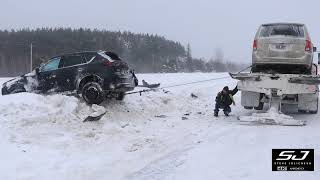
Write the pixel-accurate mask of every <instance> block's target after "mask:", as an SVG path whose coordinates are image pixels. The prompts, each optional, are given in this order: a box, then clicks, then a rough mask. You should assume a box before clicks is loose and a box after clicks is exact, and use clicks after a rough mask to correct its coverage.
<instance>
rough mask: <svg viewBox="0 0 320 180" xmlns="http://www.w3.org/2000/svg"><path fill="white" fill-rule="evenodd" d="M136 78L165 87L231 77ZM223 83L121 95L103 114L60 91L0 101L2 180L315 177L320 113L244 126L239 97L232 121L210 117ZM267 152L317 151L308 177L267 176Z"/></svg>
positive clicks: (319, 151) (227, 82) (291, 175)
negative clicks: (297, 122) (298, 123)
mask: <svg viewBox="0 0 320 180" xmlns="http://www.w3.org/2000/svg"><path fill="white" fill-rule="evenodd" d="M137 76H138V78H139V80H140V81H142V79H144V80H146V81H147V82H149V83H157V82H160V83H161V86H168V85H175V84H181V83H188V82H193V81H202V80H206V79H212V78H218V77H227V76H228V75H227V74H226V73H220V74H219V73H178V74H138V75H137ZM6 80H8V79H0V81H1V83H3V82H4V81H6ZM1 83H0V84H1ZM226 85H228V86H229V87H230V88H233V87H234V86H235V85H236V81H235V80H232V79H231V78H226V79H220V80H217V81H208V82H203V83H199V84H191V85H187V86H179V87H173V88H168V89H166V90H168V91H170V92H168V93H164V92H163V91H162V90H160V91H158V92H149V93H143V94H142V96H139V94H134V95H128V96H127V97H126V98H125V100H124V101H123V102H119V101H116V100H111V101H108V102H104V103H103V104H102V105H101V106H102V107H100V108H99V107H97V106H93V107H90V106H87V105H86V104H85V103H84V102H83V100H81V99H78V98H76V97H72V96H65V95H48V96H44V95H39V94H31V93H20V94H14V95H7V96H0V138H1V141H0V160H1V163H0V179H3V180H43V179H46V180H55V179H59V180H74V179H77V180H93V179H94V180H106V179H113V180H117V179H137V180H144V179H145V180H153V179H157V180H180V179H181V180H191V179H192V180H193V179H194V180H199V179H201V180H212V179H219V180H224V179H235V180H241V179H252V180H257V179H259V180H260V179H266V180H268V179H273V180H278V179H279V180H280V179H281V180H282V179H290V180H295V179H302V178H304V179H308V180H313V179H314V180H316V179H317V180H318V179H319V177H320V172H319V169H320V164H319V163H320V148H319V145H320V141H319V139H320V133H319V128H320V117H319V116H320V115H319V114H318V115H317V114H316V115H310V114H308V115H299V114H290V115H291V116H293V117H294V118H295V119H301V120H306V121H307V125H306V126H302V127H291V126H290V127H288V126H269V125H248V124H242V123H241V122H239V121H238V120H237V116H241V115H249V114H251V113H254V112H255V111H254V110H251V111H248V110H244V109H243V108H242V107H241V105H240V93H238V94H237V95H236V96H235V100H236V106H232V113H231V116H230V117H225V116H224V115H223V113H222V112H220V114H219V117H218V118H215V117H214V116H213V108H214V99H215V96H216V94H217V93H218V92H219V91H220V90H221V89H222V88H223V87H224V86H226ZM136 90H138V89H136ZM191 93H193V94H195V95H197V96H198V98H192V97H191V96H190V94H191ZM97 109H98V110H99V109H100V110H101V109H103V110H104V109H105V110H107V113H106V114H105V115H104V116H103V117H102V119H101V120H100V121H97V122H85V123H84V122H82V121H83V120H84V119H85V118H86V117H87V116H88V115H90V114H92V113H94V112H95V111H96V110H97ZM185 114H187V115H185ZM188 114H189V115H188ZM182 117H186V118H187V119H186V118H182ZM273 148H311V149H315V171H314V172H272V171H271V152H272V149H273Z"/></svg>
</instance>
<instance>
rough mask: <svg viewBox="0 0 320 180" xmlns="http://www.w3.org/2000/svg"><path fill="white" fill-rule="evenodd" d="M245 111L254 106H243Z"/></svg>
mask: <svg viewBox="0 0 320 180" xmlns="http://www.w3.org/2000/svg"><path fill="white" fill-rule="evenodd" d="M243 107H244V108H245V109H252V108H253V107H252V106H243Z"/></svg>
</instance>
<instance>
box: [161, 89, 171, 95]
mask: <svg viewBox="0 0 320 180" xmlns="http://www.w3.org/2000/svg"><path fill="white" fill-rule="evenodd" d="M162 91H163V92H164V93H165V94H167V93H169V92H170V91H167V90H164V89H163V90H162Z"/></svg>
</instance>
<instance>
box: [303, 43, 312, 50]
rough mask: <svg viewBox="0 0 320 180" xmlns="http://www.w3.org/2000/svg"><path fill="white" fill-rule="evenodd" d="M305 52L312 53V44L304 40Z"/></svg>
mask: <svg viewBox="0 0 320 180" xmlns="http://www.w3.org/2000/svg"><path fill="white" fill-rule="evenodd" d="M305 51H308V52H311V51H312V42H311V41H310V40H306V48H305Z"/></svg>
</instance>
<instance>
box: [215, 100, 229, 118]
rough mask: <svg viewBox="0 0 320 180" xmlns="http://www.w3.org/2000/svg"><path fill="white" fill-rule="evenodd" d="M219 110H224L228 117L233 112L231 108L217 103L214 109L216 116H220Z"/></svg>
mask: <svg viewBox="0 0 320 180" xmlns="http://www.w3.org/2000/svg"><path fill="white" fill-rule="evenodd" d="M219 109H223V112H224V114H226V115H228V114H229V113H230V112H231V108H230V106H228V105H222V104H219V103H216V105H215V108H214V114H216V115H218V113H219Z"/></svg>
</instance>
